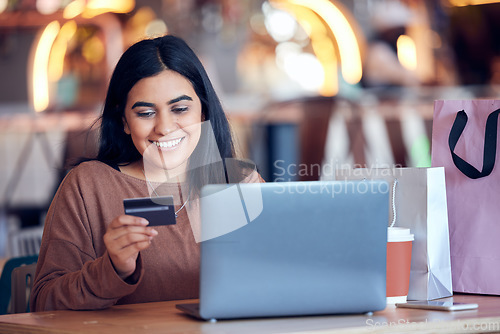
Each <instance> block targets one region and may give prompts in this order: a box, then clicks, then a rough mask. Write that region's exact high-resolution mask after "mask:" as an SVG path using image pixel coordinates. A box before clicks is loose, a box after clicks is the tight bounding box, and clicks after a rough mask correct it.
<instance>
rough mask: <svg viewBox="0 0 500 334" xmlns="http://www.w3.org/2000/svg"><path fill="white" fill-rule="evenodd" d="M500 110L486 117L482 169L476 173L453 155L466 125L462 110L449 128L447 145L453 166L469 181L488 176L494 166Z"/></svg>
mask: <svg viewBox="0 0 500 334" xmlns="http://www.w3.org/2000/svg"><path fill="white" fill-rule="evenodd" d="M499 114H500V109H497V110H495V111H493V112H492V113H491V114H489V115H488V119H487V120H486V129H485V131H484V154H483V169H482V171H478V170H477V169H476V168H475V167H474V166H472V165H471V164H469V163H468V162H466V161H465V160H463V159H462V158H460V157H459V156H458V155H457V154H456V153H455V146H457V142H458V139H459V138H460V136H461V135H462V132H463V131H464V129H465V125H466V124H467V120H468V117H467V114H466V113H465V111H464V110H461V111H459V112H458V113H457V116H456V117H455V121H454V122H453V126H452V127H451V131H450V136H449V137H448V145H449V146H450V151H451V156H452V158H453V162H454V163H455V166H457V168H458V169H459V170H460V171H461V172H462V173H463V174H464V175H465V176H467V177H469V178H471V179H479V178H481V177H485V176H488V175H490V173H491V172H492V171H493V167H494V166H495V160H496V150H497V129H498V115H499Z"/></svg>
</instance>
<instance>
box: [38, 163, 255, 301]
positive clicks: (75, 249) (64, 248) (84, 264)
mask: <svg viewBox="0 0 500 334" xmlns="http://www.w3.org/2000/svg"><path fill="white" fill-rule="evenodd" d="M255 174H256V175H255V177H254V178H250V179H248V178H247V180H246V181H247V182H259V181H261V179H260V176H258V174H257V173H255ZM165 187H166V188H165ZM165 191H166V192H168V193H170V194H171V195H173V196H174V203H183V198H182V197H181V194H180V191H179V185H178V184H169V185H166V186H165V185H162V193H165ZM148 196H149V193H148V186H147V183H146V182H145V181H143V180H140V179H137V178H134V177H131V176H129V175H126V174H124V173H121V172H119V171H117V170H115V169H113V168H112V167H110V166H108V165H106V164H103V163H101V162H98V161H90V162H85V163H82V164H80V165H79V166H78V167H76V168H74V169H73V170H72V171H70V173H68V175H67V176H66V178H65V179H64V180H63V182H62V183H61V185H60V187H59V190H58V191H57V193H56V195H55V197H54V199H53V201H52V204H51V206H50V209H49V211H48V214H47V218H46V221H45V230H44V234H43V239H42V246H41V249H40V254H39V258H38V264H37V269H36V275H35V282H34V285H33V289H32V293H31V302H30V304H31V309H32V311H47V310H55V309H72V310H91V309H102V308H106V307H109V306H112V305H114V304H128V303H141V302H152V301H165V300H176V299H190V298H198V290H199V244H197V243H196V242H195V239H194V237H193V231H192V230H191V226H190V224H189V220H188V215H187V214H186V210H184V209H183V210H181V211H180V212H179V217H178V218H177V224H175V225H167V226H157V227H155V229H156V230H157V231H158V235H157V236H156V237H155V238H154V239H153V241H152V243H151V246H150V247H149V248H147V249H146V250H144V251H141V253H140V255H139V257H138V260H137V270H136V272H135V273H134V275H133V277H132V278H131V279H130V280H127V281H123V280H122V279H121V278H120V277H119V276H118V274H117V273H116V271H115V270H114V268H113V265H112V263H111V261H110V258H109V256H108V254H107V251H106V247H105V245H104V241H103V236H104V234H105V233H106V228H107V225H108V224H109V223H110V222H111V221H112V220H113V219H114V218H115V217H116V216H118V215H121V214H123V213H124V212H123V199H125V198H134V197H148ZM179 208H180V205H176V207H175V209H176V210H177V209H179Z"/></svg>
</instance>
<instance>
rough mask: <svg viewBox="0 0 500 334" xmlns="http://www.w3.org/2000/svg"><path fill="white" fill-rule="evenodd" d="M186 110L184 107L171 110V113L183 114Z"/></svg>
mask: <svg viewBox="0 0 500 334" xmlns="http://www.w3.org/2000/svg"><path fill="white" fill-rule="evenodd" d="M187 110H188V107H186V106H182V107H174V108H172V112H174V113H176V114H180V113H183V112H185V111H187Z"/></svg>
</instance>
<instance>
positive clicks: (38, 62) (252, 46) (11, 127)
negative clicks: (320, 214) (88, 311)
mask: <svg viewBox="0 0 500 334" xmlns="http://www.w3.org/2000/svg"><path fill="white" fill-rule="evenodd" d="M498 18H500V3H498V2H497V1H491V0H489V1H488V0H483V1H481V0H477V1H475V0H342V1H340V0H135V1H134V0H0V75H1V80H0V257H9V256H20V255H27V254H33V253H36V252H37V251H38V247H39V238H40V236H41V229H42V227H43V221H44V217H45V214H46V210H47V208H48V206H49V204H50V201H51V200H52V197H53V195H54V192H55V190H56V189H57V186H58V185H59V183H60V181H61V180H62V178H63V177H64V175H65V174H66V173H67V171H68V170H69V168H71V163H72V162H74V161H75V159H76V158H79V157H82V156H87V157H91V156H92V155H93V154H94V153H95V143H96V136H97V133H96V131H95V128H92V125H93V124H94V122H95V121H96V119H97V118H98V116H99V114H100V112H101V110H102V104H103V101H104V97H105V93H106V87H107V83H108V80H109V78H110V74H111V71H112V70H113V68H114V65H115V64H116V62H117V60H118V58H119V57H120V55H121V54H122V52H123V51H124V50H125V49H126V48H127V47H128V46H130V45H131V44H133V43H134V42H136V41H138V40H140V39H143V38H147V37H154V36H160V35H164V34H173V35H177V36H180V37H182V38H184V39H185V40H186V41H187V42H188V44H190V45H191V47H192V48H193V49H194V50H195V52H196V53H197V54H198V55H199V57H200V58H201V60H202V62H203V63H204V65H205V67H206V69H207V71H208V73H209V76H210V78H211V79H212V81H213V84H214V86H215V88H216V90H217V93H218V95H219V98H220V99H221V101H222V104H223V106H224V108H225V110H226V112H227V115H228V118H229V120H230V123H231V125H232V129H233V132H234V135H235V138H236V144H237V150H238V154H239V156H240V157H242V158H247V159H251V160H253V161H254V162H255V163H256V164H257V166H258V169H259V171H260V173H261V174H262V176H263V177H264V178H265V179H266V180H267V181H288V180H318V179H331V178H333V176H334V171H335V169H336V168H338V167H339V166H340V167H344V166H355V167H356V166H359V167H377V166H379V167H384V166H385V167H387V166H394V165H396V166H412V167H425V166H430V151H431V145H430V142H431V136H432V114H433V102H434V100H442V99H483V98H489V99H495V98H496V99H498V97H499V95H500V27H499V25H500V20H499V19H498Z"/></svg>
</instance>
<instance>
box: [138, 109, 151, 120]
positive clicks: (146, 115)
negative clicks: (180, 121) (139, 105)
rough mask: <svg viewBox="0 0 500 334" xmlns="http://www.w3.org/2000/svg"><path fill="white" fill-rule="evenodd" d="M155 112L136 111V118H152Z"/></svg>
mask: <svg viewBox="0 0 500 334" xmlns="http://www.w3.org/2000/svg"><path fill="white" fill-rule="evenodd" d="M154 114H155V112H154V111H153V110H144V111H138V112H137V116H139V117H141V118H149V117H152V116H154Z"/></svg>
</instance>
